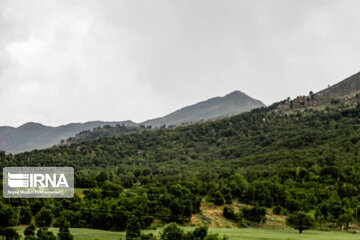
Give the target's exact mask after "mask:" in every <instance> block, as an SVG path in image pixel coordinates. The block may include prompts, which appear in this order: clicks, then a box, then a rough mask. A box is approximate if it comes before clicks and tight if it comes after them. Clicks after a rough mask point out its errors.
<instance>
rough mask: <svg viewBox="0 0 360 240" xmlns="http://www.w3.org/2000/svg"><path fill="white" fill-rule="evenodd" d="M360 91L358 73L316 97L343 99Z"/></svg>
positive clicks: (359, 74) (359, 76)
mask: <svg viewBox="0 0 360 240" xmlns="http://www.w3.org/2000/svg"><path fill="white" fill-rule="evenodd" d="M359 91H360V72H359V73H356V74H354V75H352V76H350V77H348V78H346V79H345V80H343V81H341V82H339V83H337V84H335V85H333V86H331V87H329V88H326V89H324V90H322V91H320V92H318V93H316V95H318V96H324V97H343V96H346V95H349V94H351V93H354V92H359Z"/></svg>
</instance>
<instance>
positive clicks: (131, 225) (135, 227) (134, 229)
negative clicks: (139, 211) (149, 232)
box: [126, 216, 141, 239]
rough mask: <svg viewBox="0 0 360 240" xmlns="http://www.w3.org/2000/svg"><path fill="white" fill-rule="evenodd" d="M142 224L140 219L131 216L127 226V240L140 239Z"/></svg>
mask: <svg viewBox="0 0 360 240" xmlns="http://www.w3.org/2000/svg"><path fill="white" fill-rule="evenodd" d="M140 233H141V224H140V222H139V219H138V218H137V217H135V216H131V217H130V218H129V220H128V223H127V225H126V239H138V238H140Z"/></svg>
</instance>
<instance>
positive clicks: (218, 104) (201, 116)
mask: <svg viewBox="0 0 360 240" xmlns="http://www.w3.org/2000/svg"><path fill="white" fill-rule="evenodd" d="M264 106H266V105H265V104H264V103H262V102H261V101H259V100H256V99H253V98H251V97H249V96H248V95H246V94H245V93H242V92H240V91H234V92H232V93H230V94H228V95H226V96H224V97H214V98H210V99H208V100H206V101H203V102H199V103H197V104H194V105H191V106H187V107H184V108H182V109H180V110H177V111H175V112H173V113H170V114H168V115H166V116H164V117H160V118H155V119H151V120H147V121H145V122H142V123H140V124H142V125H145V126H149V125H151V126H152V127H161V126H163V125H166V126H169V125H181V124H185V123H195V122H199V121H206V120H211V119H218V118H223V117H228V116H233V115H236V114H239V113H243V112H247V111H250V110H252V109H254V108H259V107H264Z"/></svg>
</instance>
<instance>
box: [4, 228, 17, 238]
mask: <svg viewBox="0 0 360 240" xmlns="http://www.w3.org/2000/svg"><path fill="white" fill-rule="evenodd" d="M4 236H5V239H6V240H18V239H20V235H19V234H18V233H17V232H16V230H15V229H13V228H5V230H4Z"/></svg>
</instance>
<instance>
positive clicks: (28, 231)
mask: <svg viewBox="0 0 360 240" xmlns="http://www.w3.org/2000/svg"><path fill="white" fill-rule="evenodd" d="M35 231H36V228H35V226H34V224H31V225H29V226H28V227H27V228H25V231H24V235H25V236H35Z"/></svg>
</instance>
